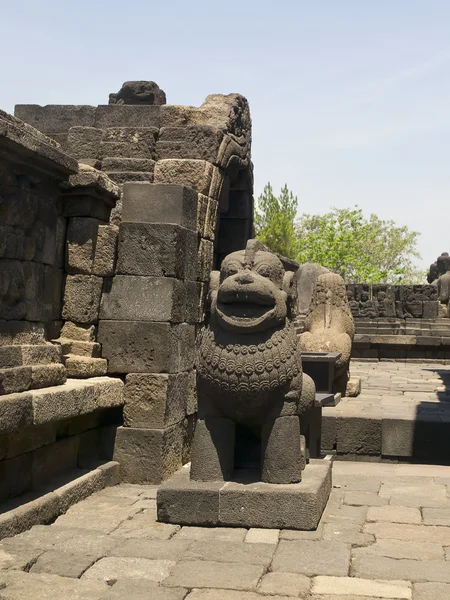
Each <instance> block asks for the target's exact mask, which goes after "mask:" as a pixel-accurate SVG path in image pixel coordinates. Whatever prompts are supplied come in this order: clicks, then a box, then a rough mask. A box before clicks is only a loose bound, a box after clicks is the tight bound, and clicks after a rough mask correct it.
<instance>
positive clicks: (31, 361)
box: [20, 344, 61, 365]
mask: <svg viewBox="0 0 450 600" xmlns="http://www.w3.org/2000/svg"><path fill="white" fill-rule="evenodd" d="M20 352H21V355H22V364H24V365H45V364H51V363H58V362H61V350H60V348H58V347H57V346H54V345H53V344H37V345H32V344H30V345H23V346H20Z"/></svg>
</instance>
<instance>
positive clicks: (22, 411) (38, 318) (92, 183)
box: [0, 111, 124, 508]
mask: <svg viewBox="0 0 450 600" xmlns="http://www.w3.org/2000/svg"><path fill="white" fill-rule="evenodd" d="M112 186H113V184H112V182H108V181H107V178H106V177H105V175H104V174H102V173H97V174H95V173H94V172H89V173H85V172H84V170H81V171H79V165H78V162H77V161H76V160H75V159H74V158H73V157H70V156H69V155H67V154H65V153H64V152H62V151H61V148H60V147H59V145H58V144H57V143H56V142H55V141H54V140H52V139H50V138H48V137H46V136H44V135H43V134H42V133H40V132H39V131H37V130H36V129H34V128H32V127H30V126H29V125H26V124H25V123H23V122H21V121H19V120H18V119H16V118H14V117H12V116H11V115H8V114H6V113H3V112H1V111H0V481H1V485H0V502H2V503H3V502H5V501H8V500H9V499H11V498H14V497H15V496H18V495H20V494H23V493H27V492H33V493H34V492H36V493H40V492H41V491H42V490H43V489H44V488H46V486H48V485H50V482H51V481H54V480H55V479H56V478H63V480H64V479H65V481H67V480H69V479H70V477H71V475H72V474H73V472H74V471H75V470H77V469H88V468H90V467H91V466H92V465H95V464H98V462H99V461H100V462H101V461H105V460H110V459H111V457H112V454H113V446H114V439H115V430H116V429H117V423H118V422H120V421H121V419H122V405H123V387H124V384H123V382H122V381H121V380H120V379H117V378H109V377H91V378H89V379H84V380H83V381H76V380H74V379H70V377H72V376H73V375H74V374H73V373H72V370H71V366H70V360H68V359H69V358H70V357H71V356H72V355H74V354H78V355H83V356H84V355H86V353H89V352H95V353H98V354H99V352H100V349H99V344H98V343H96V342H95V322H96V320H98V309H97V314H96V313H95V310H94V308H93V306H92V302H91V301H90V300H88V301H86V303H85V307H84V312H83V314H84V315H85V316H86V315H88V317H86V318H85V319H84V321H83V318H80V319H78V321H81V325H80V323H78V322H77V323H76V324H75V323H72V322H71V321H66V323H64V322H63V320H64V319H66V318H67V317H69V316H72V315H70V314H68V313H70V311H71V310H74V308H73V307H78V306H79V304H80V303H82V302H84V301H85V298H86V296H89V293H90V292H91V290H92V289H94V288H95V286H93V285H90V286H85V287H88V288H89V291H88V292H84V294H83V293H81V290H80V289H79V288H77V287H76V286H74V281H73V278H76V277H79V278H82V277H88V278H89V277H91V278H96V279H99V280H100V285H98V286H97V287H96V288H95V289H96V293H97V295H98V304H99V303H100V293H101V287H102V285H103V278H104V277H106V276H107V275H110V274H111V267H110V266H109V268H110V270H109V271H108V270H107V265H110V262H111V254H112V253H111V251H110V250H109V247H110V246H111V242H110V240H109V237H108V235H105V231H104V230H102V225H101V224H100V223H101V222H100V221H97V235H96V236H95V235H94V232H93V230H94V228H93V222H94V221H95V218H92V215H93V216H94V217H96V218H97V219H101V218H103V219H105V222H104V223H105V224H104V228H109V227H110V225H109V223H108V219H109V213H110V210H111V207H112V206H113V205H114V203H115V200H116V198H117V197H118V195H119V191H118V189H117V188H116V187H115V186H114V187H112ZM105 206H109V208H108V209H107V211H106V212H105ZM89 207H90V208H91V209H92V210H93V212H92V213H90V212H89V210H88V209H89ZM86 211H87V212H86ZM99 232H101V233H99ZM107 233H108V234H109V231H108V232H107ZM105 238H108V239H107V240H106V241H105ZM96 239H97V242H96V244H95V240H96ZM100 239H101V241H100V242H99V240H100ZM66 241H67V246H68V247H69V248H68V251H67V253H66ZM93 241H94V250H93V252H94V256H93V264H92V266H91V267H88V262H89V260H88V258H87V257H88V255H89V252H90V251H92V242H93ZM108 261H109V262H108ZM74 287H75V289H74ZM97 288H100V290H98V289H97ZM70 289H72V290H73V294H72V295H71V294H70V293H69V290H70ZM61 327H63V329H64V332H65V333H66V338H67V339H64V340H62V339H60V340H59V341H60V343H52V340H53V339H54V338H55V337H58V336H59V335H60V331H61ZM80 330H82V334H80ZM69 334H70V335H69ZM77 335H78V337H77ZM88 335H89V336H91V338H92V341H91V339H90V340H89V341H85V338H84V337H83V336H88ZM68 338H70V339H68ZM98 360H102V363H104V364H105V368H104V369H103V371H102V372H106V361H104V360H103V359H98ZM95 374H96V375H98V374H100V373H98V372H97V373H95ZM50 489H51V488H50ZM2 508H3V507H2Z"/></svg>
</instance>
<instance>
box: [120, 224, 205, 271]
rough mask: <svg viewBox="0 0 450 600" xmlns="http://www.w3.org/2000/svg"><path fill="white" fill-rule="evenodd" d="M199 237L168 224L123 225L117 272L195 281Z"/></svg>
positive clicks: (121, 225) (121, 227) (182, 228)
mask: <svg viewBox="0 0 450 600" xmlns="http://www.w3.org/2000/svg"><path fill="white" fill-rule="evenodd" d="M196 266H197V237H196V234H195V233H194V232H193V231H190V230H188V229H185V228H184V227H180V226H178V225H172V224H165V223H155V224H149V223H121V224H120V228H119V258H118V264H117V272H118V273H123V274H127V275H147V276H148V275H154V276H159V277H161V276H164V277H176V278H178V279H195V276H196Z"/></svg>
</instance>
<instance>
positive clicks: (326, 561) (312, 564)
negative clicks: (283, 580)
mask: <svg viewBox="0 0 450 600" xmlns="http://www.w3.org/2000/svg"><path fill="white" fill-rule="evenodd" d="M349 566H350V546H349V545H348V544H344V543H342V542H336V541H332V540H318V541H309V540H304V541H295V542H290V541H285V540H281V541H280V543H279V545H278V548H277V550H276V552H275V556H274V558H273V561H272V567H271V568H272V571H283V572H288V573H302V574H303V575H307V576H309V577H312V576H314V575H336V576H342V577H344V576H347V575H348V569H349Z"/></svg>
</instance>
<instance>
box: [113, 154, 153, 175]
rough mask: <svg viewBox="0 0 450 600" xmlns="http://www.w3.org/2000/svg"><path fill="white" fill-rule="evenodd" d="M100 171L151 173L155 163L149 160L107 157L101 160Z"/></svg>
mask: <svg viewBox="0 0 450 600" xmlns="http://www.w3.org/2000/svg"><path fill="white" fill-rule="evenodd" d="M102 169H103V170H104V171H107V172H110V171H112V172H114V171H131V172H138V173H139V172H141V171H142V172H146V173H153V171H154V169H155V161H154V160H152V159H151V158H124V157H122V156H108V157H106V158H103V160H102Z"/></svg>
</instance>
